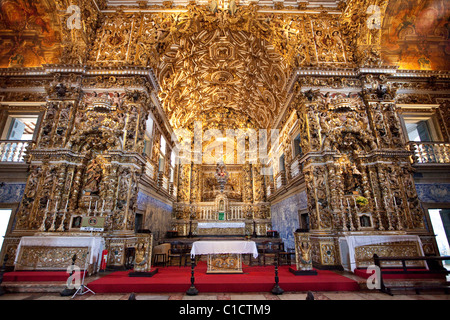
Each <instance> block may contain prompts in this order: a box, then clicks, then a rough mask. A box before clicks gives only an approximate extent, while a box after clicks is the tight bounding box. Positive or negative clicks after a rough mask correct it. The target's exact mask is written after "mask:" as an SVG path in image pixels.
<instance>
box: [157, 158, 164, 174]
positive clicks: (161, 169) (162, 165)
mask: <svg viewBox="0 0 450 320" xmlns="http://www.w3.org/2000/svg"><path fill="white" fill-rule="evenodd" d="M158 170H159V171H164V157H163V156H159V168H158Z"/></svg>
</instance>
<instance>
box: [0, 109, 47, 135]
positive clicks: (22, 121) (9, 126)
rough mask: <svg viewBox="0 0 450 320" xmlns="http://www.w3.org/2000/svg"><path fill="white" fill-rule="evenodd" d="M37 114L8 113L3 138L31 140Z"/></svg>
mask: <svg viewBox="0 0 450 320" xmlns="http://www.w3.org/2000/svg"><path fill="white" fill-rule="evenodd" d="M38 117H39V116H38V115H8V118H7V120H6V125H5V130H4V131H3V134H2V139H3V140H33V135H34V132H35V129H36V125H37V123H38Z"/></svg>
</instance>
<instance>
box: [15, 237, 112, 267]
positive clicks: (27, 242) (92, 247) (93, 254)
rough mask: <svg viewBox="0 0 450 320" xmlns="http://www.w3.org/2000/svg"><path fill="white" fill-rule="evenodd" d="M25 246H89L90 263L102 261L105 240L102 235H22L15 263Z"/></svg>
mask: <svg viewBox="0 0 450 320" xmlns="http://www.w3.org/2000/svg"><path fill="white" fill-rule="evenodd" d="M24 246H34V247H88V248H89V251H90V252H89V253H90V255H89V264H93V263H97V262H99V261H100V255H101V253H102V250H103V246H104V240H103V238H102V237H58V236H41V237H22V238H21V239H20V242H19V245H18V246H17V251H16V258H15V261H14V264H15V263H17V260H18V259H19V253H20V249H21V248H22V247H24Z"/></svg>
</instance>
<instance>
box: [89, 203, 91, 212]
mask: <svg viewBox="0 0 450 320" xmlns="http://www.w3.org/2000/svg"><path fill="white" fill-rule="evenodd" d="M89 211H91V200H89Z"/></svg>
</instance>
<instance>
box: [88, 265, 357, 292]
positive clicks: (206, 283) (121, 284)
mask: <svg viewBox="0 0 450 320" xmlns="http://www.w3.org/2000/svg"><path fill="white" fill-rule="evenodd" d="M289 268H290V266H280V267H279V273H278V274H279V281H280V282H279V285H280V287H281V288H282V289H283V290H285V291H309V290H312V291H358V290H360V286H359V284H358V282H357V281H355V280H352V279H349V278H347V277H345V276H342V275H339V274H338V273H335V272H333V271H329V270H317V275H316V276H309V275H306V276H305V275H302V276H295V275H293V274H292V273H291V272H290V271H289ZM243 271H244V273H242V274H207V273H206V263H201V262H200V263H199V264H198V265H197V267H196V268H195V287H196V288H197V289H198V290H199V292H270V291H271V290H272V288H273V286H274V267H273V266H265V267H264V266H254V267H250V266H244V268H243ZM128 273H129V271H117V272H114V273H111V274H110V275H108V276H104V277H102V278H100V279H98V280H95V281H92V282H90V283H89V284H88V286H89V288H91V289H92V290H94V291H95V292H99V293H113V292H116V293H129V292H136V293H137V292H182V293H184V292H186V290H187V289H188V288H189V287H190V279H191V268H189V267H159V271H158V273H157V274H156V275H155V276H153V277H151V278H133V277H129V276H128Z"/></svg>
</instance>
